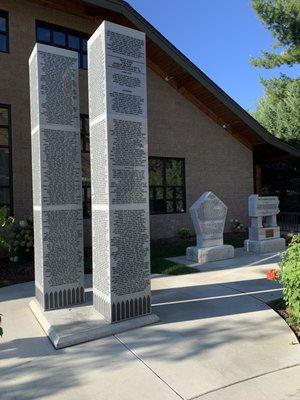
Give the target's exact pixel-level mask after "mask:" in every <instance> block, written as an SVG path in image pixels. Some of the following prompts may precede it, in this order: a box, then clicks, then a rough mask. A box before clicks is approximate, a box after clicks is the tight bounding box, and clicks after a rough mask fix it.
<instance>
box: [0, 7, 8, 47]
mask: <svg viewBox="0 0 300 400" xmlns="http://www.w3.org/2000/svg"><path fill="white" fill-rule="evenodd" d="M0 17H3V18H5V20H6V30H5V31H1V30H0V34H1V35H5V36H6V50H5V51H4V50H0V53H5V54H7V53H9V14H8V11H4V10H0Z"/></svg>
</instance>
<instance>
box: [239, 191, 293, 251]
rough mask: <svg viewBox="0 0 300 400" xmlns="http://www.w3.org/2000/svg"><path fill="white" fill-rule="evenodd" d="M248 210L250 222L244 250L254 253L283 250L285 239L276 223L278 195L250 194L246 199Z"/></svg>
mask: <svg viewBox="0 0 300 400" xmlns="http://www.w3.org/2000/svg"><path fill="white" fill-rule="evenodd" d="M248 210H249V217H250V219H251V224H250V227H249V239H248V240H246V241H245V250H246V251H251V252H254V253H270V252H277V251H283V250H284V249H285V240H284V239H283V238H281V237H280V228H279V226H278V225H277V214H278V213H279V200H278V197H276V196H263V197H260V196H258V195H257V194H252V195H251V196H249V199H248Z"/></svg>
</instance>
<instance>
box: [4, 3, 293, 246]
mask: <svg viewBox="0 0 300 400" xmlns="http://www.w3.org/2000/svg"><path fill="white" fill-rule="evenodd" d="M104 19H106V20H109V21H112V22H115V23H118V24H121V25H125V26H129V27H133V28H135V29H139V30H142V31H144V32H145V33H146V35H147V65H148V115H149V119H148V123H149V169H150V182H149V185H150V208H151V210H150V212H151V217H150V222H151V237H152V238H153V239H154V238H155V239H157V238H164V237H171V236H174V235H176V234H177V232H178V230H179V229H180V228H182V227H188V228H190V229H192V226H191V219H190V217H189V214H188V207H189V206H190V205H191V204H192V203H193V202H194V201H195V200H196V199H197V198H198V197H199V196H200V194H201V193H203V192H204V191H208V190H211V191H213V192H214V193H215V194H216V195H217V196H218V197H220V198H221V199H222V200H223V201H224V202H225V203H226V204H227V205H228V207H229V212H228V219H230V218H238V219H239V220H240V221H241V222H243V223H245V224H247V197H248V195H249V194H251V193H253V192H254V191H259V188H260V180H261V179H260V164H261V163H262V162H263V160H265V159H269V158H270V157H271V158H272V159H277V158H282V157H283V158H284V157H289V156H290V155H294V156H299V155H300V152H299V151H298V150H296V149H294V148H293V147H291V146H288V145H287V144H285V143H283V142H281V141H279V140H278V139H275V138H274V137H273V136H271V135H270V134H269V133H268V132H267V131H266V130H265V129H264V128H263V127H262V126H260V125H259V124H258V123H257V122H256V121H255V120H254V119H253V118H252V117H251V116H250V115H249V114H248V113H247V112H245V111H244V110H243V109H242V108H241V107H240V106H239V105H238V104H237V103H235V102H234V101H233V100H232V99H231V98H230V97H229V96H227V95H226V94H225V93H224V92H223V91H222V90H221V89H220V88H219V87H218V86H217V85H215V84H214V83H213V82H212V81H211V80H210V79H209V78H208V77H207V76H206V75H205V74H203V73H202V72H201V71H200V70H199V69H198V68H197V67H196V66H195V65H193V64H192V63H191V62H190V61H189V60H188V59H187V58H186V57H185V56H184V55H183V54H181V53H180V52H179V51H178V50H177V49H176V48H175V47H174V46H172V44H171V43H169V42H168V41H167V40H166V39H165V38H164V37H163V36H162V35H161V34H160V33H159V32H157V31H156V30H155V29H154V28H153V27H152V26H151V25H150V24H149V23H148V22H147V21H145V19H143V17H141V16H140V15H139V14H138V13H137V12H136V11H135V10H134V9H132V8H131V7H130V6H129V5H128V4H127V3H126V2H124V1H121V0H86V1H81V0H73V1H71V0H62V1H59V0H0V204H6V205H8V206H9V207H10V208H11V211H12V213H13V214H14V215H15V216H16V217H17V218H24V217H29V218H30V217H32V180H31V140H30V109H29V108H30V106H29V76H28V74H29V73H28V58H29V55H30V53H31V51H32V49H33V47H34V44H35V43H36V42H41V43H46V44H50V45H53V46H58V47H62V48H68V49H72V50H74V51H77V52H78V53H79V60H80V65H79V66H80V72H79V74H80V77H79V79H80V112H81V138H82V161H83V206H84V218H85V221H84V225H85V233H86V241H88V240H89V237H90V167H89V128H88V96H87V71H86V69H87V47H86V42H87V39H88V38H89V36H90V35H91V34H92V33H93V32H94V31H95V30H96V28H97V27H98V26H99V25H100V23H101V22H102V21H103V20H104Z"/></svg>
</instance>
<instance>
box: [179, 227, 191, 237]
mask: <svg viewBox="0 0 300 400" xmlns="http://www.w3.org/2000/svg"><path fill="white" fill-rule="evenodd" d="M178 236H179V237H180V239H188V238H189V237H191V233H190V231H189V230H188V229H187V228H181V229H179V231H178Z"/></svg>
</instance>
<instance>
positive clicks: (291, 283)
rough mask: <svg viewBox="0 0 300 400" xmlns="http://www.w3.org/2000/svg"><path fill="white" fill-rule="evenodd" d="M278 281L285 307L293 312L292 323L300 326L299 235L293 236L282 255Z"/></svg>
mask: <svg viewBox="0 0 300 400" xmlns="http://www.w3.org/2000/svg"><path fill="white" fill-rule="evenodd" d="M280 281H281V283H282V284H283V296H284V300H285V302H286V305H287V306H288V307H289V308H290V309H291V310H292V311H293V314H294V316H295V317H294V321H293V322H295V323H297V324H300V235H295V236H294V237H293V239H292V241H291V243H290V244H289V246H288V248H287V250H286V251H285V252H284V253H283V254H282V262H281V264H280Z"/></svg>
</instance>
